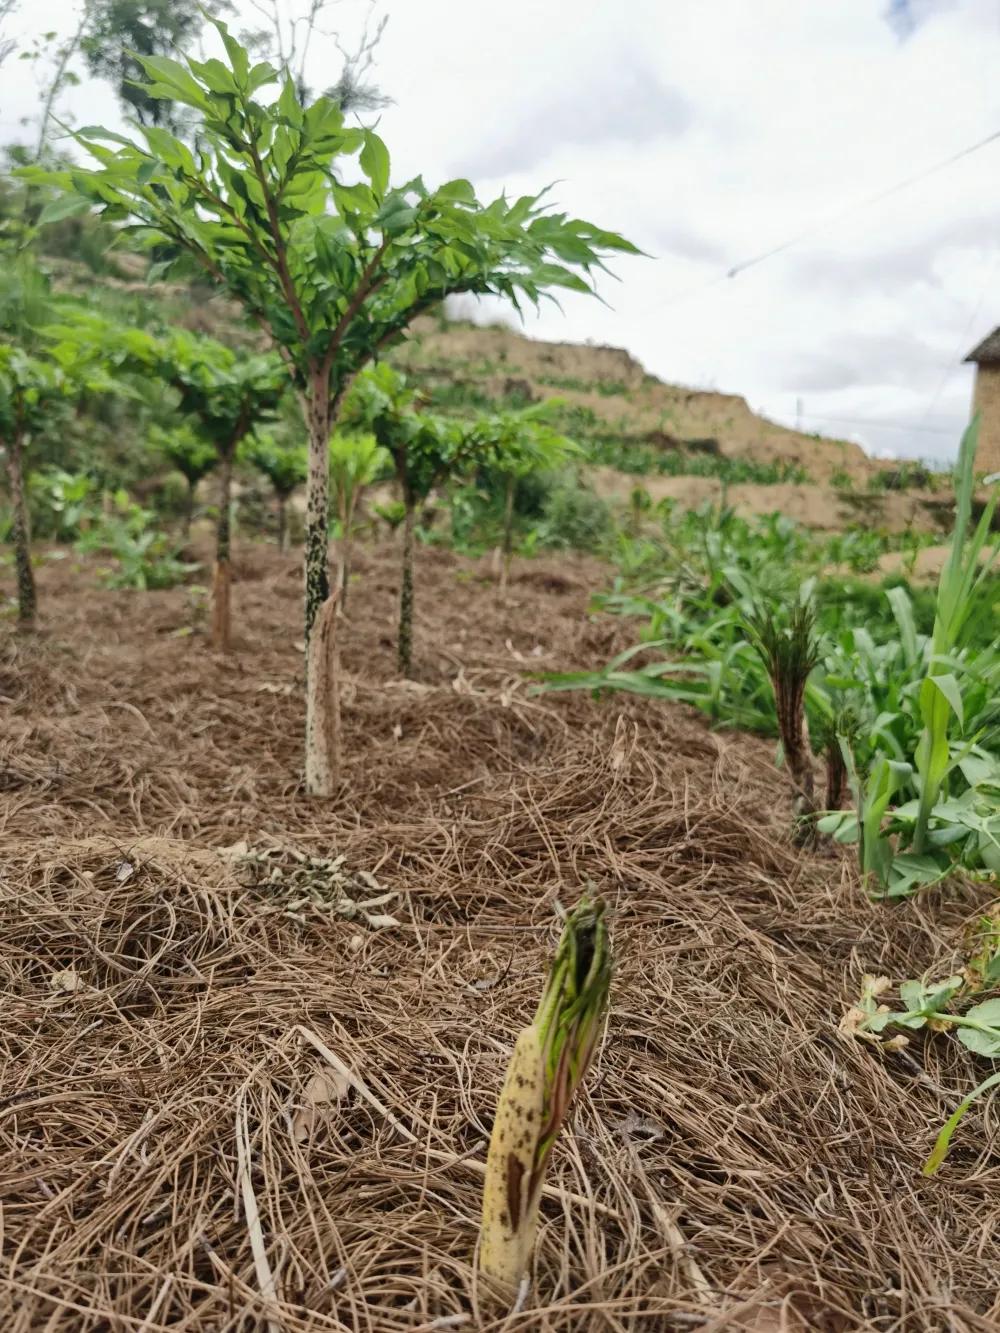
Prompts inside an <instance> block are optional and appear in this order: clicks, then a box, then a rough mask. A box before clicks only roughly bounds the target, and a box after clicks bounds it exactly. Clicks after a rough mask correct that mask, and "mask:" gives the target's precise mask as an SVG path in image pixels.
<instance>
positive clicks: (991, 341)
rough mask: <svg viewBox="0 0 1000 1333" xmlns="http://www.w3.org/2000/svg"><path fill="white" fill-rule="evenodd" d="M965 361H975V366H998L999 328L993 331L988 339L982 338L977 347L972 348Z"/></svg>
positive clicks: (999, 362) (999, 349) (999, 359)
mask: <svg viewBox="0 0 1000 1333" xmlns="http://www.w3.org/2000/svg"><path fill="white" fill-rule="evenodd" d="M965 359H966V361H975V363H976V365H977V366H993V365H998V364H1000V328H997V329H994V330H993V332H992V333H991V334H990V336H989V337H988V338H984V339H983V341H982V342H981V343H980V344H979V345H978V346H977V347H973V349H972V351H971V352H970V353H969V355H968V356H967V357H966V358H965Z"/></svg>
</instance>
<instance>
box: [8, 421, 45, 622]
mask: <svg viewBox="0 0 1000 1333" xmlns="http://www.w3.org/2000/svg"><path fill="white" fill-rule="evenodd" d="M22 448H23V446H22V441H21V438H20V436H19V435H15V436H14V437H13V438H12V439H11V441H10V443H9V445H8V448H7V478H8V482H9V484H10V499H11V507H12V509H13V511H14V514H13V516H14V523H13V532H12V534H11V535H12V538H13V543H14V563H15V565H16V568H17V623H18V626H19V628H20V629H34V628H35V619H36V613H37V608H38V598H37V595H36V593H35V575H34V571H33V570H32V568H31V524H30V522H29V519H28V501H27V498H26V496H25V493H24V465H23V456H22Z"/></svg>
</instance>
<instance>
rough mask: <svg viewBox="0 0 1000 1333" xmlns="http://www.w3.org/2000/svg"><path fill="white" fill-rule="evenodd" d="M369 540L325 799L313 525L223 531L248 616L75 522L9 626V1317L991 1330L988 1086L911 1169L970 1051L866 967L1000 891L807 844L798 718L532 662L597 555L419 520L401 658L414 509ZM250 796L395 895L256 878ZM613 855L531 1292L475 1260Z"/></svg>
mask: <svg viewBox="0 0 1000 1333" xmlns="http://www.w3.org/2000/svg"><path fill="white" fill-rule="evenodd" d="M356 567H357V570H358V573H359V575H360V579H359V582H358V584H357V585H356V586H355V587H352V590H351V592H352V596H351V602H350V605H349V608H348V610H349V622H348V623H347V624H346V625H345V626H344V629H343V632H342V635H341V638H342V641H343V646H344V653H343V656H344V687H343V697H344V740H345V749H346V753H347V756H348V762H347V768H346V772H345V775H344V783H343V787H342V790H341V792H340V793H339V795H338V797H337V798H336V800H334V801H333V802H330V803H316V802H310V801H308V800H307V799H306V798H305V797H304V796H303V795H302V792H301V785H300V780H299V768H300V762H301V732H302V711H303V704H302V690H301V675H302V654H301V651H299V649H297V647H296V646H295V644H296V640H297V639H298V638H299V634H300V631H299V601H300V597H299V593H300V570H299V564H298V560H297V558H296V557H295V556H294V555H291V556H289V557H287V558H282V557H279V556H277V555H276V554H274V553H273V552H266V551H264V550H262V549H260V548H245V549H243V550H242V551H240V552H238V553H237V558H236V560H235V562H234V585H233V609H234V638H235V640H236V651H235V652H234V653H233V654H232V655H230V656H228V657H220V656H215V655H212V654H211V653H210V651H209V650H208V648H207V645H206V642H205V637H204V634H202V633H197V634H184V633H183V631H184V629H185V627H186V626H187V624H188V621H189V618H190V617H189V611H188V603H189V596H190V595H189V594H188V593H186V592H185V591H184V590H174V591H170V592H164V593H149V594H139V593H128V592H105V591H99V590H97V589H96V588H95V586H94V571H93V570H92V569H89V568H84V569H82V570H78V569H75V568H73V567H72V566H71V564H70V562H69V561H62V562H58V563H56V562H53V563H48V564H46V565H44V567H43V568H42V569H41V571H40V594H41V605H42V607H43V610H44V615H45V621H46V626H47V628H46V629H45V631H44V632H43V633H42V634H41V635H40V636H39V637H38V638H37V639H34V640H28V639H24V640H17V639H15V638H14V637H13V636H12V635H10V634H8V636H7V638H6V639H5V640H4V641H3V654H2V657H0V696H2V700H0V708H2V710H3V718H4V728H3V736H2V743H0V802H2V805H0V814H2V822H0V829H2V833H3V844H2V845H3V852H2V856H0V882H2V888H0V913H2V922H0V932H2V935H0V938H2V940H3V944H2V947H0V969H2V970H0V977H2V981H0V986H2V995H3V1023H2V1037H0V1041H2V1060H3V1064H2V1071H3V1085H2V1092H3V1102H2V1104H0V1181H2V1183H0V1202H2V1205H3V1211H2V1220H3V1232H2V1235H3V1244H4V1251H3V1263H2V1265H0V1327H2V1328H3V1329H4V1330H11V1333H27V1331H28V1330H36V1329H37V1330H42V1329H45V1330H47V1331H48V1333H56V1331H58V1333H78V1331H90V1330H92V1331H93V1333H125V1330H128V1331H129V1333H166V1331H167V1330H176V1329H182V1328H183V1329H187V1330H195V1331H197V1333H202V1331H205V1333H223V1330H225V1331H226V1333H236V1331H239V1333H251V1330H267V1333H279V1331H280V1333H306V1331H307V1330H309V1333H315V1330H321V1329H329V1330H352V1331H353V1330H358V1331H360V1330H365V1333H417V1331H418V1330H421V1331H424V1333H429V1331H430V1330H432V1329H450V1328H467V1329H490V1330H495V1329H500V1328H505V1329H510V1330H515V1329H516V1330H522V1331H523V1330H562V1331H565V1333H588V1331H589V1330H594V1331H595V1333H596V1330H602V1331H603V1330H629V1331H631V1330H636V1333H638V1331H639V1330H642V1331H643V1333H646V1331H647V1330H671V1329H691V1328H697V1329H701V1330H703V1331H707V1330H738V1329H744V1330H750V1329H755V1330H758V1331H759V1333H760V1331H763V1330H768V1331H769V1333H777V1330H779V1329H787V1330H794V1331H796V1333H799V1331H802V1333H804V1331H805V1330H820V1331H825V1330H829V1331H833V1330H837V1331H838V1333H840V1331H847V1330H863V1329H864V1330H868V1329H872V1330H884V1331H885V1333H889V1331H890V1330H891V1331H893V1333H895V1331H896V1330H901V1331H902V1330H905V1331H907V1333H910V1331H914V1333H915V1331H917V1330H920V1331H921V1333H924V1331H926V1333H931V1331H932V1330H933V1331H935V1333H942V1331H943V1330H946V1329H947V1330H957V1331H958V1333H965V1331H966V1330H979V1331H981V1333H985V1331H986V1330H989V1329H995V1328H996V1327H997V1322H998V1320H1000V1304H998V1301H997V1294H996V1274H997V1272H998V1266H1000V1245H998V1237H997V1233H996V1227H995V1219H996V1197H997V1186H998V1178H1000V1171H998V1161H997V1157H996V1153H995V1148H993V1149H992V1150H991V1146H990V1138H989V1135H990V1133H991V1132H995V1112H993V1113H991V1112H989V1111H988V1109H983V1108H982V1107H980V1108H979V1109H975V1110H973V1111H972V1112H970V1114H969V1116H968V1117H967V1120H966V1121H965V1122H964V1123H963V1126H962V1129H961V1131H960V1134H959V1136H958V1140H957V1142H956V1146H955V1148H954V1149H953V1151H952V1155H951V1157H950V1158H949V1160H948V1162H947V1164H946V1166H945V1167H944V1169H943V1171H942V1172H941V1174H940V1176H939V1177H937V1178H935V1179H934V1180H925V1179H923V1178H922V1177H921V1175H920V1172H919V1168H920V1164H921V1162H922V1160H923V1158H924V1157H925V1155H926V1153H927V1151H928V1150H929V1148H930V1145H931V1143H932V1142H933V1138H934V1134H935V1132H936V1130H937V1127H938V1126H939V1125H940V1124H941V1122H942V1120H943V1119H944V1118H945V1116H946V1115H947V1114H948V1113H949V1112H950V1111H951V1110H952V1109H953V1107H954V1105H955V1103H956V1102H957V1100H958V1099H959V1097H960V1095H961V1091H962V1090H964V1089H966V1088H968V1087H969V1086H970V1085H971V1083H972V1081H973V1079H974V1078H975V1075H976V1071H975V1069H974V1067H973V1063H972V1060H971V1058H970V1057H969V1056H968V1054H967V1053H965V1052H963V1051H962V1050H961V1049H960V1048H957V1044H956V1043H953V1042H948V1041H944V1040H941V1039H936V1038H934V1037H931V1038H930V1039H929V1040H928V1041H927V1042H926V1043H925V1044H924V1043H922V1042H921V1041H919V1040H918V1041H915V1043H914V1044H913V1045H912V1046H911V1047H910V1048H909V1051H908V1052H903V1053H900V1054H885V1055H882V1054H880V1053H879V1052H878V1051H875V1050H873V1049H872V1048H870V1047H868V1046H866V1045H862V1044H861V1043H858V1042H857V1041H855V1040H853V1039H851V1038H849V1037H846V1036H843V1035H841V1034H839V1033H838V1028H837V1025H838V1020H839V1018H840V1015H841V1014H842V1013H843V1011H844V1009H845V1007H846V1006H847V1004H848V1003H849V1001H850V999H851V998H852V997H853V996H854V995H855V994H856V992H857V989H858V983H859V979H860V976H861V974H862V973H863V972H865V971H877V972H886V973H888V974H890V975H891V976H893V977H894V978H896V979H899V978H902V977H906V976H911V975H916V974H920V973H921V972H923V971H924V970H925V969H927V968H935V969H939V968H946V967H947V966H948V964H949V963H950V962H951V958H950V950H951V948H952V946H953V945H954V944H955V943H956V942H957V941H958V939H959V938H960V931H961V923H962V922H963V920H964V919H965V918H967V917H968V916H969V914H970V912H971V911H972V910H973V908H974V906H975V903H976V894H977V892H978V894H979V897H980V899H981V897H982V891H975V890H973V889H972V888H970V887H969V888H965V889H953V890H952V891H951V892H950V894H948V895H943V894H932V895H928V896H927V897H926V898H925V899H923V900H921V901H920V902H911V903H905V904H901V905H898V906H893V907H889V908H886V907H883V906H878V905H873V904H871V903H869V902H867V901H866V900H865V899H864V898H863V896H862V895H861V893H860V891H859V888H858V885H857V883H856V879H855V875H854V872H853V868H852V866H851V864H850V863H849V862H848V861H846V860H841V859H840V858H839V857H837V856H834V855H832V854H814V853H806V852H803V851H802V850H800V849H798V848H796V847H795V846H794V845H793V844H792V841H791V839H790V837H789V811H790V804H791V802H790V795H789V791H788V788H787V784H786V780H785V778H784V777H783V776H782V774H780V773H779V772H778V771H777V770H776V769H775V768H774V767H773V764H772V758H773V747H772V745H771V744H770V743H769V742H765V741H758V740H753V739H747V738H740V737H732V736H725V735H721V734H712V733H710V732H709V731H708V730H707V729H706V728H705V726H704V725H703V724H702V723H701V721H700V720H698V719H697V718H694V717H692V716H689V715H687V714H686V713H684V712H682V711H680V710H677V709H670V708H664V707H659V706H654V705H651V704H648V703H644V702H643V701H641V700H636V699H629V698H624V697H619V698H612V699H608V700H607V701H605V702H599V701H595V700H593V699H591V698H589V697H587V696H584V695H563V696H543V697H541V698H539V697H531V696H530V694H529V692H528V688H527V686H526V682H525V673H526V672H527V671H530V670H533V669H543V670H544V669H546V668H550V667H552V668H566V667H568V666H572V665H574V664H579V665H586V664H594V663H597V662H601V661H604V660H606V659H607V657H608V656H609V655H610V654H611V653H612V652H614V651H616V650H617V649H618V648H620V647H621V646H623V645H624V644H625V643H626V642H628V638H629V632H630V627H629V626H628V625H623V624H620V623H618V622H612V621H608V620H602V619H590V618H589V617H588V615H587V611H586V608H587V602H588V593H589V590H590V589H591V588H593V587H594V586H597V585H598V584H600V582H602V581H603V579H604V576H605V574H604V571H603V570H602V569H601V568H600V567H599V566H598V565H597V564H596V563H595V562H592V561H591V562H587V561H583V560H580V559H576V558H570V557H565V558H560V559H559V560H552V561H546V562H538V563H534V564H524V565H520V566H517V567H516V568H515V577H514V582H513V585H512V596H511V605H510V606H507V607H503V606H498V605H497V602H496V598H495V594H494V591H493V589H492V587H491V586H490V585H489V583H488V582H485V581H483V580H484V576H485V570H484V568H483V567H480V566H477V565H470V564H469V563H468V562H463V561H461V560H459V559H457V558H455V557H452V556H450V555H448V554H443V553H440V552H427V551H424V552H421V554H420V560H419V564H418V629H417V657H418V671H419V680H418V681H417V682H415V683H404V682H400V681H398V680H395V679H394V678H393V667H392V663H393V642H392V638H393V618H394V596H395V592H396V586H397V577H396V565H395V557H394V553H393V552H391V551H389V550H380V551H374V550H372V549H370V548H369V549H365V550H362V551H359V552H358V556H357V565H356ZM240 840H245V841H247V842H249V843H250V844H252V845H253V846H256V847H263V846H268V845H271V844H272V843H273V842H274V841H277V842H279V843H280V844H282V845H283V846H285V847H288V846H291V847H293V848H294V849H296V850H297V851H298V853H299V854H300V855H301V854H302V853H310V854H312V855H314V856H323V857H332V856H335V855H337V854H342V855H343V856H344V857H345V858H346V859H345V863H344V867H345V872H346V871H350V872H351V874H352V875H356V874H358V873H359V872H362V871H367V872H371V873H373V874H374V875H375V876H377V880H378V882H379V884H380V885H381V886H382V888H383V889H384V890H385V891H386V892H391V893H394V894H395V895H396V897H394V898H393V899H392V900H391V901H389V902H388V903H387V904H386V905H384V906H381V907H379V908H378V909H377V910H378V911H379V912H381V913H386V914H391V915H393V916H394V917H395V918H396V919H397V921H398V923H399V924H398V925H388V924H386V925H383V926H378V925H377V924H376V925H372V924H370V923H369V922H367V921H365V920H364V919H363V918H360V917H358V918H356V919H354V920H343V919H340V918H338V917H336V916H333V917H330V918H327V917H326V916H324V915H323V913H322V912H319V911H313V910H312V909H311V908H310V907H309V906H308V905H307V906H305V907H302V905H301V904H298V905H297V904H295V903H291V902H290V901H289V900H288V899H287V898H283V897H282V896H281V894H280V893H279V891H278V890H277V889H268V888H267V887H266V886H263V887H262V886H257V887H254V886H251V885H249V884H248V881H247V880H246V879H245V878H244V877H242V876H241V875H240V874H239V873H238V872H237V869H236V868H235V867H234V864H233V861H232V858H231V856H230V855H227V854H224V853H223V851H222V849H224V848H226V847H228V846H229V845H230V844H233V843H235V842H238V841H240ZM289 855H290V854H289ZM290 864H301V863H300V862H296V861H294V858H292V860H291V861H290ZM587 884H593V885H594V886H595V887H596V888H597V889H598V890H599V891H600V892H601V893H603V894H604V895H605V896H606V897H607V899H608V900H609V902H610V905H611V909H612V913H613V929H614V948H615V954H616V957H617V960H618V967H617V975H616V980H615V984H614V990H613V999H612V1008H611V1015H610V1020H609V1026H608V1032H607V1038H606V1041H605V1044H604V1047H603V1050H602V1053H601V1055H600V1057H599V1059H598V1062H597V1065H596V1068H595V1069H594V1071H593V1072H592V1074H591V1076H590V1078H589V1080H588V1083H587V1086H586V1090H585V1092H584V1094H583V1095H582V1096H581V1098H580V1103H579V1106H578V1110H577V1113H576V1115H575V1117H574V1120H573V1123H572V1126H571V1127H570V1128H568V1129H567V1130H566V1131H564V1134H563V1136H562V1138H561V1139H560V1141H559V1143H558V1144H557V1147H556V1151H555V1154H554V1157H553V1162H552V1167H551V1170H550V1174H549V1184H550V1189H549V1192H548V1196H547V1198H546V1201H545V1203H544V1206H543V1214H544V1217H543V1226H542V1229H541V1232H540V1237H539V1247H538V1258H537V1271H536V1275H535V1283H534V1286H533V1288H532V1292H531V1294H530V1295H529V1297H528V1299H527V1303H526V1305H525V1308H524V1309H523V1311H522V1312H521V1313H519V1314H516V1315H510V1316H505V1315H504V1314H503V1313H502V1312H497V1311H491V1310H490V1309H489V1307H488V1302H487V1301H486V1299H485V1296H484V1294H483V1293H482V1292H480V1290H479V1289H478V1288H477V1285H476V1282H475V1277H474V1269H473V1267H472V1264H471V1257H472V1253H473V1249H474V1245H475V1239H476V1231H477V1223H478V1206H479V1205H478V1199H479V1188H480V1185H481V1163H482V1161H483V1158H484V1141H485V1139H486V1137H487V1135H488V1132H489V1125H490V1120H491V1116H492V1112H493V1107H494V1105H495V1099H496V1096H497V1093H498V1090H499V1087H500V1084H501V1080H502V1077H503V1072H504V1067H505V1063H506V1059H507V1056H508V1054H509V1052H510V1049H511V1045H512V1042H513V1039H514V1036H515V1034H516V1032H517V1031H518V1029H519V1028H520V1027H521V1026H522V1025H523V1024H524V1023H525V1022H526V1021H527V1020H528V1019H529V1017H530V1015H531V1013H532V1010H533V1006H534V1003H535V1002H536V1000H537V997H538V995H539V992H540V987H541V984H542V978H543V974H544V968H545V959H546V957H547V955H548V953H549V951H550V949H551V946H552V941H553V939H554V937H555V932H556V925H555V916H554V906H555V904H556V902H557V901H560V902H563V903H568V902H571V901H573V900H575V898H576V897H577V895H578V894H579V893H580V891H581V889H582V888H583V887H584V886H585V885H587ZM373 891H374V890H373ZM345 1068H346V1069H347V1070H348V1071H349V1073H348V1076H345V1074H344V1072H343V1071H344V1069H345ZM990 1126H993V1129H992V1130H991V1129H990Z"/></svg>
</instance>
